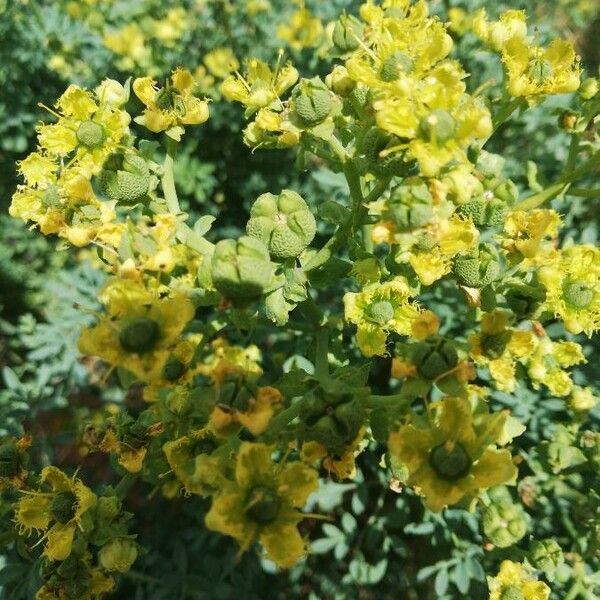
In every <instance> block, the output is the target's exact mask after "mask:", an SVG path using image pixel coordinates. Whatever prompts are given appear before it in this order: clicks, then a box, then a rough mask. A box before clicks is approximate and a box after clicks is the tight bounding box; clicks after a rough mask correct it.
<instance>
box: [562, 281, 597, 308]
mask: <svg viewBox="0 0 600 600" xmlns="http://www.w3.org/2000/svg"><path fill="white" fill-rule="evenodd" d="M563 298H564V300H565V302H566V303H567V304H568V305H569V306H571V307H572V308H576V309H580V310H583V309H584V308H587V307H588V306H589V305H590V304H591V303H592V300H593V299H594V291H593V290H591V289H590V288H589V287H587V286H586V285H584V284H583V283H578V282H576V281H573V282H567V283H565V284H564V285H563Z"/></svg>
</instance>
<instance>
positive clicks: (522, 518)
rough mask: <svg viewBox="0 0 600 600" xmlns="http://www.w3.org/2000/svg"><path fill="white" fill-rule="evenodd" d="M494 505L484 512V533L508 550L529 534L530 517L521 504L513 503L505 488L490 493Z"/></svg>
mask: <svg viewBox="0 0 600 600" xmlns="http://www.w3.org/2000/svg"><path fill="white" fill-rule="evenodd" d="M490 499H491V500H492V503H491V504H490V505H489V506H487V507H486V508H485V510H484V511H483V519H482V523H483V531H484V533H485V535H486V536H487V537H488V538H489V540H490V541H491V542H492V544H494V545H495V546H498V547H499V548H508V547H509V546H512V545H513V544H516V543H517V542H518V541H519V540H521V539H523V537H524V536H525V534H526V533H527V525H528V517H527V513H526V512H525V511H524V510H523V507H522V506H521V505H520V504H516V503H514V502H513V500H512V497H511V495H510V492H509V491H508V489H507V488H505V487H499V488H494V489H493V490H492V491H491V492H490Z"/></svg>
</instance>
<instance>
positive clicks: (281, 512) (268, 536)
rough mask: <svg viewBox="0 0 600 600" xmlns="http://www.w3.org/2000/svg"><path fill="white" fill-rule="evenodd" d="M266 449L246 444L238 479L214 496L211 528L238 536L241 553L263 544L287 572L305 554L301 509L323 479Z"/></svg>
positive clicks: (208, 521)
mask: <svg viewBox="0 0 600 600" xmlns="http://www.w3.org/2000/svg"><path fill="white" fill-rule="evenodd" d="M272 451H273V449H272V448H271V447H270V446H267V445H265V444H251V443H246V442H245V443H242V445H241V446H240V449H239V451H238V454H237V458H236V465H235V476H234V479H233V480H229V481H227V482H225V483H224V484H223V485H222V487H221V488H220V489H219V491H218V492H217V493H216V494H215V495H214V496H213V500H212V505H211V508H210V511H209V512H208V514H207V515H206V520H205V522H206V526H207V527H208V528H209V529H212V530H213V531H220V532H221V533H224V534H226V535H230V536H231V537H234V538H235V539H236V540H237V541H238V542H239V544H240V550H241V551H242V552H244V551H246V550H248V548H250V546H252V544H253V543H255V542H259V543H260V544H261V546H263V548H264V549H265V551H266V555H267V558H269V559H271V560H272V561H273V562H274V563H276V564H277V565H278V566H280V567H283V568H288V567H291V566H292V565H293V564H294V563H296V562H297V561H298V560H299V559H300V558H301V557H302V556H303V555H304V554H306V543H305V541H304V540H303V539H302V536H301V535H300V533H299V531H298V529H297V524H298V523H299V522H300V521H301V520H302V518H303V514H302V513H301V512H300V511H299V510H298V509H299V508H302V507H303V506H304V504H305V503H306V500H307V498H308V496H309V495H310V494H311V493H312V492H314V491H315V490H316V489H317V482H318V475H317V472H316V471H315V470H314V469H311V468H310V467H308V466H306V465H305V464H304V463H302V462H282V463H275V462H273V460H272V458H271V453H272Z"/></svg>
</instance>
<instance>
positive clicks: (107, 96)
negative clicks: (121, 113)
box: [95, 79, 129, 108]
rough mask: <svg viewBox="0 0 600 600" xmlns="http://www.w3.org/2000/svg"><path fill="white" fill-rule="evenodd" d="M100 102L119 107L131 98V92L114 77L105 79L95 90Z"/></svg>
mask: <svg viewBox="0 0 600 600" xmlns="http://www.w3.org/2000/svg"><path fill="white" fill-rule="evenodd" d="M95 92H96V96H97V97H98V98H99V99H100V102H105V103H106V104H108V105H109V106H112V107H114V108H119V107H120V106H123V104H125V103H126V102H127V101H128V100H129V92H128V91H127V90H126V89H125V88H124V87H123V86H122V85H121V84H120V83H119V82H118V81H115V80H114V79H105V80H104V81H103V82H102V83H101V84H100V85H99V86H98V87H97V88H96V90H95Z"/></svg>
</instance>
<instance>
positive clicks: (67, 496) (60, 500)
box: [50, 492, 77, 524]
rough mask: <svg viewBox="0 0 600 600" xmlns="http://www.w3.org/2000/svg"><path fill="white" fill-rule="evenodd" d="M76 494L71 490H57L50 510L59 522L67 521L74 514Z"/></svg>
mask: <svg viewBox="0 0 600 600" xmlns="http://www.w3.org/2000/svg"><path fill="white" fill-rule="evenodd" d="M76 504H77V496H75V494H74V493H73V492H59V493H58V494H56V496H54V498H53V499H52V503H51V504H50V512H51V513H52V516H53V517H54V519H55V520H57V521H58V522H59V523H63V524H64V523H68V522H69V521H70V520H71V519H72V518H73V517H74V516H75V510H76V507H75V505H76Z"/></svg>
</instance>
